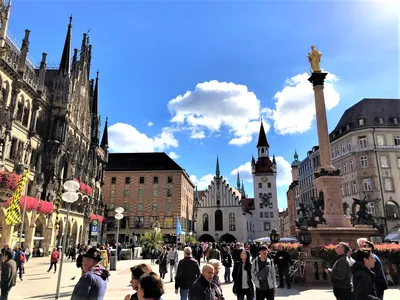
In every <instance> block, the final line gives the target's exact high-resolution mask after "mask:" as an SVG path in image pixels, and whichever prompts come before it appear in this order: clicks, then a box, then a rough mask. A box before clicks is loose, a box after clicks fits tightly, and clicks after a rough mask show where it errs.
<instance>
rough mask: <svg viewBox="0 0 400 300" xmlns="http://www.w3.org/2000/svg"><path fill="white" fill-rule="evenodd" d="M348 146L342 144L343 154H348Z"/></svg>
mask: <svg viewBox="0 0 400 300" xmlns="http://www.w3.org/2000/svg"><path fill="white" fill-rule="evenodd" d="M346 152H347V151H346V144H345V143H342V153H346Z"/></svg>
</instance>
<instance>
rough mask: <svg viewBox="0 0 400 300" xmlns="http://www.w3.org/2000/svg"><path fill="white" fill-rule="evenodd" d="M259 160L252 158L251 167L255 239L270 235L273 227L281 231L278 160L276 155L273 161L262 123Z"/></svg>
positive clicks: (258, 147) (258, 145) (253, 231)
mask: <svg viewBox="0 0 400 300" xmlns="http://www.w3.org/2000/svg"><path fill="white" fill-rule="evenodd" d="M257 150H258V158H257V161H256V160H255V159H254V157H253V158H252V161H251V168H252V173H253V187H254V207H255V210H254V213H253V224H252V229H251V231H252V232H251V238H252V239H253V240H255V239H258V238H262V237H266V236H269V234H270V233H271V230H272V229H277V230H278V231H279V225H280V224H279V209H278V197H277V187H276V176H277V172H276V170H277V169H276V161H275V156H273V159H272V161H271V159H270V156H269V155H270V154H269V153H270V152H269V144H268V141H267V136H266V134H265V130H264V126H263V124H262V123H261V128H260V133H259V136H258V143H257Z"/></svg>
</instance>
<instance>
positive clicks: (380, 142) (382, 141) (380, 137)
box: [376, 134, 385, 147]
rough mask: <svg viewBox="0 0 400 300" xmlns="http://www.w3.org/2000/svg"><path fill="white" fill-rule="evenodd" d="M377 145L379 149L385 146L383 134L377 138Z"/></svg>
mask: <svg viewBox="0 0 400 300" xmlns="http://www.w3.org/2000/svg"><path fill="white" fill-rule="evenodd" d="M376 144H377V145H378V147H382V146H385V136H384V135H383V134H378V135H377V136H376Z"/></svg>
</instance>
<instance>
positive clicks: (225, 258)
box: [222, 246, 232, 283]
mask: <svg viewBox="0 0 400 300" xmlns="http://www.w3.org/2000/svg"><path fill="white" fill-rule="evenodd" d="M222 265H223V266H224V267H225V274H224V281H225V283H231V267H232V255H231V250H230V248H229V247H228V246H225V247H224V251H223V252H222Z"/></svg>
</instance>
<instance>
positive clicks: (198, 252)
mask: <svg viewBox="0 0 400 300" xmlns="http://www.w3.org/2000/svg"><path fill="white" fill-rule="evenodd" d="M202 256H203V248H201V246H200V243H199V242H197V243H196V245H195V246H194V247H193V257H194V259H195V260H197V262H198V263H199V265H200V259H201V257H202Z"/></svg>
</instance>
